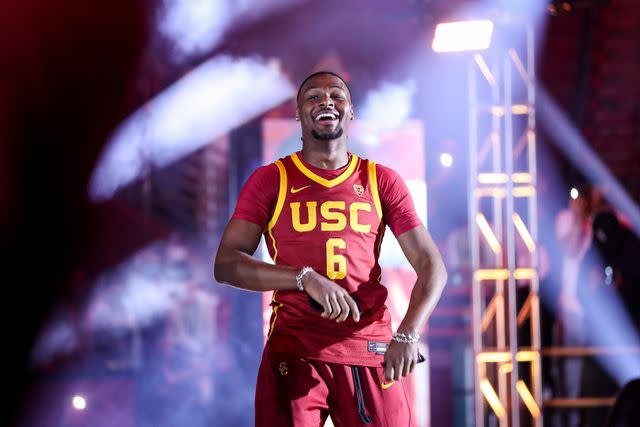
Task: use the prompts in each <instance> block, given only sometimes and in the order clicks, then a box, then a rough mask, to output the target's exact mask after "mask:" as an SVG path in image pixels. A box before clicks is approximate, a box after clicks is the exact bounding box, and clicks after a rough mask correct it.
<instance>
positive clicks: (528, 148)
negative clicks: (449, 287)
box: [468, 24, 542, 427]
mask: <svg viewBox="0 0 640 427" xmlns="http://www.w3.org/2000/svg"><path fill="white" fill-rule="evenodd" d="M496 31H508V34H509V35H508V36H506V37H505V36H504V34H503V36H502V37H501V40H503V41H508V43H509V44H508V45H502V46H498V47H494V48H492V49H491V50H490V51H487V53H483V54H475V55H474V56H473V57H472V59H471V60H470V63H469V73H468V78H469V103H470V105H469V143H470V146H469V152H470V159H469V160H470V171H469V208H468V217H469V218H468V219H469V234H470V235H469V238H470V245H471V256H472V260H471V261H472V267H473V280H472V305H473V349H474V356H475V358H474V360H475V408H476V410H475V425H476V426H484V425H499V426H500V427H505V426H520V425H523V426H525V425H533V426H536V427H539V426H541V425H542V414H541V404H542V392H541V378H540V363H541V360H540V326H539V325H540V321H539V317H540V316H539V300H538V270H537V267H538V252H537V249H536V247H537V245H536V242H537V235H538V230H537V210H536V209H537V208H536V146H535V144H536V127H535V75H534V38H533V30H532V28H531V27H528V26H526V25H522V24H519V25H517V26H516V25H512V26H505V28H500V27H499V28H497V30H496Z"/></svg>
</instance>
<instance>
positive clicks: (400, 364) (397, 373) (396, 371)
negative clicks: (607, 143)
mask: <svg viewBox="0 0 640 427" xmlns="http://www.w3.org/2000/svg"><path fill="white" fill-rule="evenodd" d="M404 365H405V363H404V359H400V360H398V361H397V362H396V366H394V368H393V380H394V381H398V380H399V379H400V377H402V376H403V373H402V370H403V369H404Z"/></svg>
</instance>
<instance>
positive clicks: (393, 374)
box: [383, 341, 418, 381]
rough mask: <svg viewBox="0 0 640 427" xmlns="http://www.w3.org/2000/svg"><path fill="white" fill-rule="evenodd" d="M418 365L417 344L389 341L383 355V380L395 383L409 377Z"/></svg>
mask: <svg viewBox="0 0 640 427" xmlns="http://www.w3.org/2000/svg"><path fill="white" fill-rule="evenodd" d="M417 363H418V344H417V343H414V344H409V343H401V342H397V341H391V343H389V347H388V348H387V351H386V352H385V354H384V365H383V366H384V379H385V381H392V380H393V381H397V380H399V379H400V377H406V376H407V375H409V374H410V373H411V372H412V371H413V368H415V367H416V364H417Z"/></svg>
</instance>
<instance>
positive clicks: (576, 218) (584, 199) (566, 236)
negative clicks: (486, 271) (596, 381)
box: [554, 186, 592, 427]
mask: <svg viewBox="0 0 640 427" xmlns="http://www.w3.org/2000/svg"><path fill="white" fill-rule="evenodd" d="M576 190H577V194H575V193H574V194H571V196H570V198H569V201H568V206H567V207H566V208H565V209H562V210H561V211H560V212H558V214H557V215H556V220H555V234H556V239H557V242H558V245H559V247H560V250H561V253H562V263H561V271H560V293H559V299H558V313H557V321H556V327H555V337H554V341H555V343H556V345H559V346H566V347H578V346H581V345H583V344H584V327H583V326H584V311H583V307H582V305H581V303H580V301H579V298H578V282H579V275H580V269H581V268H582V267H583V260H584V257H585V254H586V253H587V251H588V250H589V248H590V246H591V238H592V233H591V204H590V193H589V189H588V188H587V187H586V186H578V187H577V188H576ZM558 363H559V364H558V366H557V369H558V370H559V372H558V376H559V379H560V383H561V384H560V394H561V396H562V397H567V398H576V397H578V395H579V392H580V373H581V371H582V359H581V358H578V357H567V358H563V359H559V360H558ZM564 415H566V419H565V421H566V423H565V425H567V426H570V427H574V426H577V425H578V422H579V413H578V411H576V410H568V411H567V412H566V413H565V414H564Z"/></svg>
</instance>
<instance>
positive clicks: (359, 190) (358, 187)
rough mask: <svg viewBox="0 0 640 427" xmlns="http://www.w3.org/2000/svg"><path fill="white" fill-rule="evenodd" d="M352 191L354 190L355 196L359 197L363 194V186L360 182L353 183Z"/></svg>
mask: <svg viewBox="0 0 640 427" xmlns="http://www.w3.org/2000/svg"><path fill="white" fill-rule="evenodd" d="M353 191H355V192H356V196H358V197H361V196H362V195H363V194H364V187H363V186H362V185H360V184H353Z"/></svg>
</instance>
